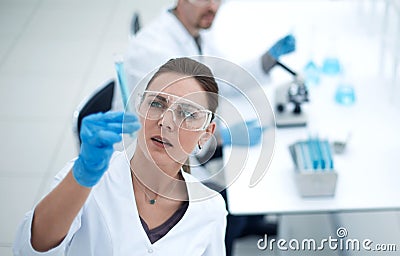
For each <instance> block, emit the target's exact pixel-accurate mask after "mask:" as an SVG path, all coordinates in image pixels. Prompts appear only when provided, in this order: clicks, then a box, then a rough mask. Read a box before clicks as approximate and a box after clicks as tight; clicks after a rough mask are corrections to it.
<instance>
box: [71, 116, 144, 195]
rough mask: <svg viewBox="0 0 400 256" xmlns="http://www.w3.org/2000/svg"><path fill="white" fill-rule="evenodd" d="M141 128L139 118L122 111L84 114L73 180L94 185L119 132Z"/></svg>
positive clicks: (104, 169) (129, 131) (106, 164)
mask: <svg viewBox="0 0 400 256" xmlns="http://www.w3.org/2000/svg"><path fill="white" fill-rule="evenodd" d="M139 129H140V123H139V122H138V118H137V117H136V116H135V115H133V114H129V113H124V112H106V113H97V114H92V115H89V116H86V117H84V118H83V120H82V126H81V131H80V137H81V140H82V144H81V151H80V154H79V157H78V159H77V160H76V161H75V163H74V166H73V168H72V173H73V176H74V178H75V180H76V181H77V182H78V183H79V184H80V185H82V186H84V187H93V186H94V185H96V184H97V182H99V180H100V179H101V177H102V176H103V174H104V172H105V171H106V170H107V168H108V164H109V161H110V158H111V155H112V154H113V152H114V147H113V145H114V144H115V143H116V142H119V141H121V140H122V135H121V134H122V133H133V132H135V131H137V130H139Z"/></svg>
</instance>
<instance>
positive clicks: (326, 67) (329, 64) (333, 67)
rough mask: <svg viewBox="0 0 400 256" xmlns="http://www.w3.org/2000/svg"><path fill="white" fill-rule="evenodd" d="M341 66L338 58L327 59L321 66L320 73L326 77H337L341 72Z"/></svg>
mask: <svg viewBox="0 0 400 256" xmlns="http://www.w3.org/2000/svg"><path fill="white" fill-rule="evenodd" d="M341 69H342V68H341V65H340V61H339V59H338V58H335V57H327V58H325V59H324V62H323V64H322V72H324V73H325V74H327V75H337V74H339V73H340V72H341Z"/></svg>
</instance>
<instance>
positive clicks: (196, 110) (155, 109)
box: [135, 90, 213, 131]
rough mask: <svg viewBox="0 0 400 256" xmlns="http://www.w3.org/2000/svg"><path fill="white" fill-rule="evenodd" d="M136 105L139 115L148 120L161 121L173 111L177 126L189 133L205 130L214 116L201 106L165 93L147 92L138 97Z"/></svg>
mask: <svg viewBox="0 0 400 256" xmlns="http://www.w3.org/2000/svg"><path fill="white" fill-rule="evenodd" d="M135 105H136V111H137V113H138V114H139V115H140V116H141V117H143V118H145V119H148V120H160V119H161V118H164V115H165V114H166V113H167V112H168V111H171V113H172V119H173V121H174V123H175V125H176V126H177V127H179V128H182V129H185V130H189V131H203V130H205V129H206V128H207V126H208V125H209V124H210V122H211V119H212V115H213V114H212V112H211V111H210V110H208V109H206V108H204V107H203V106H201V105H200V104H197V103H195V102H193V101H191V100H189V99H187V98H183V97H179V96H176V95H172V94H169V93H165V92H157V91H147V90H146V91H144V92H143V94H138V95H137V98H136V99H135Z"/></svg>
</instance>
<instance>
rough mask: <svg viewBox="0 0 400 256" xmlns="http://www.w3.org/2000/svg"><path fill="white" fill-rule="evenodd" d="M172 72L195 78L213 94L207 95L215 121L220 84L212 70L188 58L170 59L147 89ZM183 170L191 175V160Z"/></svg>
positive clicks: (209, 107) (204, 88)
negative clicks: (163, 75) (157, 78)
mask: <svg viewBox="0 0 400 256" xmlns="http://www.w3.org/2000/svg"><path fill="white" fill-rule="evenodd" d="M170 72H174V73H178V74H182V75H187V76H189V77H193V78H194V79H195V80H196V81H197V82H198V83H199V84H200V86H201V87H202V89H203V90H204V91H205V92H211V93H207V103H208V109H209V110H210V111H211V112H212V113H213V116H212V119H213V118H214V113H215V111H216V110H217V107H218V84H217V82H216V81H215V78H214V75H213V73H212V72H211V70H210V68H208V67H207V66H206V65H204V64H202V63H200V62H198V61H195V60H193V59H190V58H187V57H182V58H175V59H170V60H169V61H167V62H166V63H165V64H164V65H162V66H161V67H160V68H159V69H158V70H157V72H156V73H155V74H154V75H153V77H152V78H151V79H150V81H149V83H148V84H147V87H149V86H150V84H151V83H152V82H153V80H154V79H155V78H156V77H158V76H159V75H161V74H163V73H170ZM212 119H211V120H212ZM182 168H183V170H184V171H185V172H187V173H190V163H189V159H187V160H186V162H185V164H184V165H183V166H182Z"/></svg>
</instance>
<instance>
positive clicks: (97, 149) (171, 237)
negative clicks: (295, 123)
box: [14, 58, 227, 256]
mask: <svg viewBox="0 0 400 256" xmlns="http://www.w3.org/2000/svg"><path fill="white" fill-rule="evenodd" d="M135 105H136V112H137V113H138V116H139V119H138V118H137V117H136V116H134V115H132V114H128V113H125V114H124V113H119V112H107V113H98V114H94V115H90V116H88V117H86V118H84V120H83V122H82V129H81V133H80V136H81V139H82V145H81V151H80V154H79V157H78V158H77V159H76V160H75V161H71V162H70V163H69V164H67V166H66V167H65V168H64V169H63V170H62V171H61V172H60V173H59V174H58V175H57V176H56V178H55V183H56V184H55V187H54V189H53V190H52V191H51V192H50V193H49V194H48V195H46V196H45V197H44V198H43V199H42V200H41V201H40V202H39V203H38V204H37V206H36V207H35V208H34V210H32V211H30V212H28V213H27V214H26V216H25V218H24V220H23V221H22V223H21V224H20V227H19V229H18V232H17V237H16V241H15V243H14V254H15V255H23V256H28V255H64V254H65V255H85V256H88V255H95V256H101V255H149V254H150V255H225V247H224V236H225V226H226V214H227V213H226V209H225V203H224V200H223V199H222V197H221V196H220V195H219V194H218V193H213V192H211V190H210V189H208V188H206V187H205V186H204V185H202V184H201V183H200V182H199V181H197V180H196V179H195V178H194V177H192V176H191V175H190V174H188V173H187V172H185V171H183V168H184V167H188V166H187V165H186V164H185V163H187V159H188V156H189V153H188V152H192V151H193V150H194V149H195V148H197V147H199V148H201V146H202V145H203V144H204V143H205V142H206V141H207V140H208V139H209V138H210V137H211V136H212V134H213V133H214V130H215V127H216V124H215V123H214V122H213V121H212V120H213V118H214V113H215V111H216V108H217V105H218V86H217V84H216V82H215V79H214V78H213V74H212V73H211V71H210V70H209V68H208V67H206V66H205V65H203V64H201V63H199V62H196V61H194V60H192V59H189V58H177V59H172V60H169V61H168V62H167V63H165V64H164V65H163V66H161V67H160V69H159V70H158V71H157V72H156V73H155V74H154V76H153V77H152V78H151V79H150V82H149V83H148V84H147V88H146V90H145V91H144V92H142V93H141V94H140V95H138V96H137V97H136V100H135ZM133 132H136V134H137V140H136V146H135V148H134V151H133V156H129V157H128V158H127V155H126V154H125V153H124V152H115V153H113V144H114V143H116V142H118V141H120V140H121V138H122V136H121V133H133Z"/></svg>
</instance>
